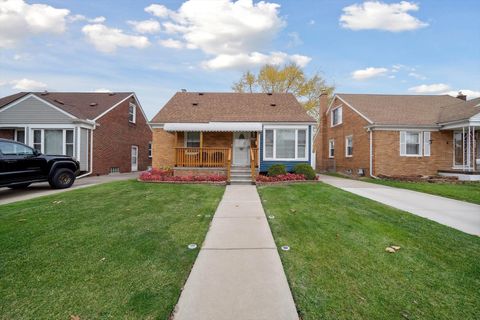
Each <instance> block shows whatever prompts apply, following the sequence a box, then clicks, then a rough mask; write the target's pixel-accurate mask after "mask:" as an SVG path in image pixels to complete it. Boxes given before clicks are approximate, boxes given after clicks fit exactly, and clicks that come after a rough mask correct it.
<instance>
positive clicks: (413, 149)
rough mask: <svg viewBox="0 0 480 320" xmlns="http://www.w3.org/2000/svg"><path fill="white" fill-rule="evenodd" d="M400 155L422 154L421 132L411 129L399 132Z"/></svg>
mask: <svg viewBox="0 0 480 320" xmlns="http://www.w3.org/2000/svg"><path fill="white" fill-rule="evenodd" d="M400 155H401V156H421V155H422V133H421V132H412V131H401V132H400Z"/></svg>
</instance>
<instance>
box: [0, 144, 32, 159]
mask: <svg viewBox="0 0 480 320" xmlns="http://www.w3.org/2000/svg"><path fill="white" fill-rule="evenodd" d="M0 152H1V153H2V154H3V155H4V156H26V155H33V150H32V149H31V148H29V147H26V146H24V145H21V144H18V143H13V142H4V141H0Z"/></svg>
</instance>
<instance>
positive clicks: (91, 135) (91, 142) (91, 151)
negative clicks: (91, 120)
mask: <svg viewBox="0 0 480 320" xmlns="http://www.w3.org/2000/svg"><path fill="white" fill-rule="evenodd" d="M92 172H93V129H90V170H89V171H88V172H87V173H84V174H82V175H81V176H78V177H77V179H81V178H83V177H87V176H89V175H91V174H92Z"/></svg>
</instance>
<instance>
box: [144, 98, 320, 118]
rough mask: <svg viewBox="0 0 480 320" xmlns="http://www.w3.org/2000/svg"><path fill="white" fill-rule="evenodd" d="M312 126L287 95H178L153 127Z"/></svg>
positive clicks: (305, 113) (297, 103)
mask: <svg viewBox="0 0 480 320" xmlns="http://www.w3.org/2000/svg"><path fill="white" fill-rule="evenodd" d="M240 121H242V122H315V120H314V119H313V118H312V117H310V116H309V115H308V114H307V112H306V111H305V109H304V108H303V106H302V105H301V104H300V103H299V102H298V101H297V99H296V98H295V96H294V95H293V94H290V93H273V94H267V93H233V92H232V93H227V92H224V93H218V92H206V93H199V92H177V93H176V94H175V95H174V96H173V97H172V98H171V99H170V101H168V102H167V104H166V105H165V106H164V107H163V108H162V109H161V110H160V111H159V112H158V114H157V115H156V116H155V117H153V119H152V121H151V122H152V123H172V122H179V123H180V122H184V123H185V122H191V123H193V122H194V123H206V122H240Z"/></svg>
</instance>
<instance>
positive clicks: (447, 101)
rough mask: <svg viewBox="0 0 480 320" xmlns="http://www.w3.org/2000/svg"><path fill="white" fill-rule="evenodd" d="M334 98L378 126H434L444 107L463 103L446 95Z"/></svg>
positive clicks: (354, 95) (377, 95)
mask: <svg viewBox="0 0 480 320" xmlns="http://www.w3.org/2000/svg"><path fill="white" fill-rule="evenodd" d="M336 96H337V97H339V98H340V99H341V100H343V101H344V102H346V103H347V104H348V105H349V106H350V107H352V108H354V109H355V110H357V111H358V112H359V113H361V114H362V115H363V116H365V117H367V118H368V119H370V120H371V121H372V122H373V123H374V124H377V125H420V126H428V125H436V124H437V123H439V121H440V114H441V112H442V110H443V108H444V107H447V106H451V105H460V104H461V103H462V102H463V101H462V100H460V99H458V98H454V97H452V96H449V95H387V94H346V93H338V94H336ZM464 103H465V102H464Z"/></svg>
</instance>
